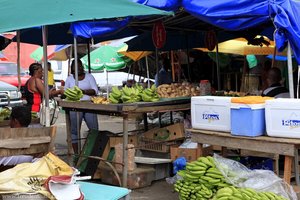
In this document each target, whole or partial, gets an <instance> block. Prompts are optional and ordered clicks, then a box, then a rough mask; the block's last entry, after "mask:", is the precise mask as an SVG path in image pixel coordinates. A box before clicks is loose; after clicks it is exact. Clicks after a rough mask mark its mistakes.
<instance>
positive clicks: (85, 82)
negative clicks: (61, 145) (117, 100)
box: [64, 59, 98, 154]
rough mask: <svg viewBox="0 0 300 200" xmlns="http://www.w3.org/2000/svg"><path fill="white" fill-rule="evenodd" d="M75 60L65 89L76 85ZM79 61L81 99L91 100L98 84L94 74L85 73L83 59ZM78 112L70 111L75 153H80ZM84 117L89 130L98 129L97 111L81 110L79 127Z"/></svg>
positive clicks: (96, 91)
mask: <svg viewBox="0 0 300 200" xmlns="http://www.w3.org/2000/svg"><path fill="white" fill-rule="evenodd" d="M75 62H76V60H73V61H72V64H71V74H70V75H69V76H68V78H67V79H66V83H65V87H64V89H65V90H66V89H68V88H72V87H74V86H75ZM77 62H78V87H79V88H80V89H81V90H82V93H83V97H82V98H81V99H80V100H90V99H91V96H93V95H97V93H98V86H97V83H96V80H95V78H94V77H93V75H91V74H89V73H85V71H84V69H83V65H82V62H81V60H79V59H78V60H77ZM76 113H77V112H70V122H71V134H72V146H73V150H74V153H75V154H77V153H78V130H77V114H76ZM82 119H84V121H85V123H86V125H87V127H88V128H89V130H98V119H97V115H96V114H95V113H87V112H79V121H78V122H79V128H80V127H81V123H82Z"/></svg>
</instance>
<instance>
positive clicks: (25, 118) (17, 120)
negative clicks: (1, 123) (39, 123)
mask: <svg viewBox="0 0 300 200" xmlns="http://www.w3.org/2000/svg"><path fill="white" fill-rule="evenodd" d="M30 123H31V110H30V107H29V106H16V107H13V108H12V111H11V115H10V127H11V128H21V127H28V126H29V124H30Z"/></svg>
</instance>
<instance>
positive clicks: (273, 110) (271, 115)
mask: <svg viewBox="0 0 300 200" xmlns="http://www.w3.org/2000/svg"><path fill="white" fill-rule="evenodd" d="M265 112H266V113H265V116H266V128H267V134H268V135H269V136H274V137H287V138H300V100H299V99H273V100H267V101H266V107H265Z"/></svg>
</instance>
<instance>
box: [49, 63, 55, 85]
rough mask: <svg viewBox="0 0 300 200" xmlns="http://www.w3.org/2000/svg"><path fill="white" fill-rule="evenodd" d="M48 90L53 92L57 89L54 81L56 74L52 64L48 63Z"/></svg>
mask: <svg viewBox="0 0 300 200" xmlns="http://www.w3.org/2000/svg"><path fill="white" fill-rule="evenodd" d="M48 88H49V90H51V89H52V88H55V81H54V72H53V70H52V68H51V63H50V62H48Z"/></svg>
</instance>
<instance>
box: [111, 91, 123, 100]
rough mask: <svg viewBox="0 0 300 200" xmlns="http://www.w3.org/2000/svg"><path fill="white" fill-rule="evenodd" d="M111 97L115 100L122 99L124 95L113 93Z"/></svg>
mask: <svg viewBox="0 0 300 200" xmlns="http://www.w3.org/2000/svg"><path fill="white" fill-rule="evenodd" d="M109 95H111V96H113V97H114V98H115V99H120V97H121V95H122V94H121V95H118V94H116V93H114V92H112V93H110V94H109Z"/></svg>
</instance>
